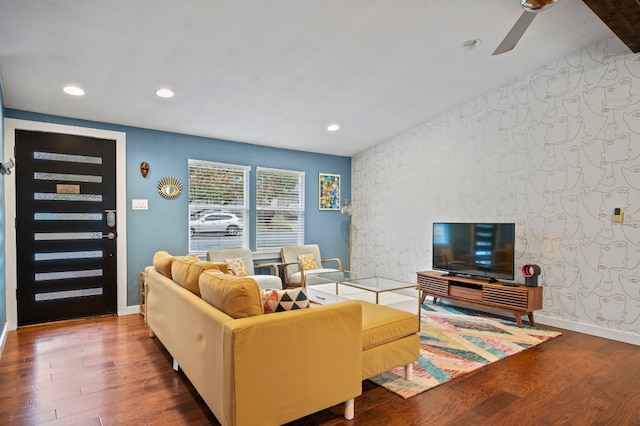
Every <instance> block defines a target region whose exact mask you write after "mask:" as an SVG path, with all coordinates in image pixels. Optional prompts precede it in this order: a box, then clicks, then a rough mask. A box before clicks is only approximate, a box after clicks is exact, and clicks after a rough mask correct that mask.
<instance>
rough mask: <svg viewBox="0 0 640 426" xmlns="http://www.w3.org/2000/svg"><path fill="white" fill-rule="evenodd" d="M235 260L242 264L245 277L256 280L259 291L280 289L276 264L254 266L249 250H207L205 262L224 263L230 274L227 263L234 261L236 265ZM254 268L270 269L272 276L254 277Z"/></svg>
mask: <svg viewBox="0 0 640 426" xmlns="http://www.w3.org/2000/svg"><path fill="white" fill-rule="evenodd" d="M237 259H242V263H244V267H245V269H246V273H247V276H249V277H251V278H253V279H254V280H256V282H257V283H258V286H259V287H260V288H261V289H267V288H278V289H280V288H282V280H281V279H280V271H279V267H278V264H276V263H261V264H255V265H254V263H253V255H252V254H251V250H249V249H247V248H233V249H217V250H209V251H208V252H207V260H208V261H209V262H224V263H226V264H227V269H229V272H232V269H233V268H231V267H229V264H230V262H229V261H233V260H236V263H237ZM255 268H271V271H273V275H256V272H255ZM232 273H234V274H236V275H238V274H237V271H233V272H232Z"/></svg>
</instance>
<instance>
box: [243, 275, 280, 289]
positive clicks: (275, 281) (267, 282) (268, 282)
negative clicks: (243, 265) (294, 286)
mask: <svg viewBox="0 0 640 426" xmlns="http://www.w3.org/2000/svg"><path fill="white" fill-rule="evenodd" d="M250 277H251V278H253V279H254V280H256V282H257V283H258V287H260V290H266V289H268V288H275V289H282V280H281V279H280V277H276V276H275V275H251V276H250Z"/></svg>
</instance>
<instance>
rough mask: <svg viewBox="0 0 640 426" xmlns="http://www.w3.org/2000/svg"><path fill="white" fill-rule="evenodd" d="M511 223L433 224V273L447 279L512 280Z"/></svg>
mask: <svg viewBox="0 0 640 426" xmlns="http://www.w3.org/2000/svg"><path fill="white" fill-rule="evenodd" d="M514 243H515V224H514V223H446V222H434V224H433V247H432V248H433V250H432V253H433V259H432V260H433V263H432V266H433V269H434V270H439V271H446V272H448V273H449V275H465V276H472V277H484V278H489V279H490V280H495V279H503V280H513V278H514V264H513V258H514V256H513V254H514V251H513V250H514Z"/></svg>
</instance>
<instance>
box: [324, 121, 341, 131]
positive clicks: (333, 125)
mask: <svg viewBox="0 0 640 426" xmlns="http://www.w3.org/2000/svg"><path fill="white" fill-rule="evenodd" d="M327 130H328V131H330V132H336V131H338V130H340V125H338V124H336V123H331V124H329V125H328V126H327Z"/></svg>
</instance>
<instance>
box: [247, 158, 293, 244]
mask: <svg viewBox="0 0 640 426" xmlns="http://www.w3.org/2000/svg"><path fill="white" fill-rule="evenodd" d="M263 174H268V175H270V176H272V177H275V178H278V177H280V178H283V179H286V177H291V176H293V177H295V178H296V179H297V181H298V182H297V185H296V187H295V189H296V191H295V195H294V196H291V195H292V194H289V195H286V196H285V197H271V198H270V199H269V200H270V201H271V202H272V201H273V200H274V199H275V200H276V202H277V201H278V200H280V199H283V200H285V202H286V201H287V200H288V201H294V202H293V203H288V205H287V206H278V205H276V206H274V205H273V204H271V203H268V202H267V199H268V197H264V196H263V191H264V189H263V188H262V187H261V179H262V175H263ZM305 178H306V174H305V172H304V171H299V170H288V169H277V168H270V167H261V166H258V167H256V190H255V197H253V199H254V200H255V206H256V218H255V222H254V223H255V231H256V232H255V235H256V241H255V243H256V252H257V253H269V252H275V251H279V250H280V247H282V246H283V245H302V244H304V241H305V239H304V238H305V213H306V212H305V209H306V205H305V188H306V182H305ZM267 211H274V216H275V215H276V214H278V213H281V214H282V215H283V217H285V218H286V217H287V216H288V217H291V216H292V215H296V216H297V220H296V222H297V223H296V225H295V228H294V229H293V230H294V235H293V236H292V237H293V238H291V237H288V238H287V237H283V236H281V235H277V236H275V237H274V236H265V235H264V233H265V231H263V230H264V229H265V226H264V223H261V220H262V219H261V217H264V214H263V212H267ZM266 232H274V233H277V229H276V228H274V227H272V228H270V229H268V230H267V231H266ZM274 240H275V241H277V243H274V244H266V245H265V244H264V241H274Z"/></svg>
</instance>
